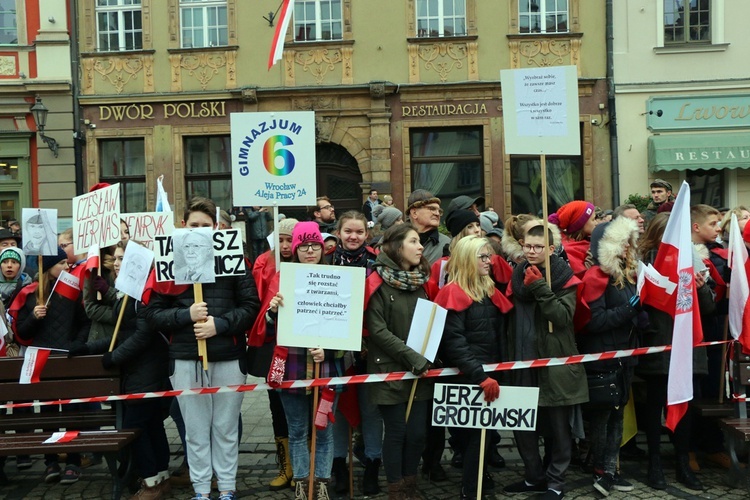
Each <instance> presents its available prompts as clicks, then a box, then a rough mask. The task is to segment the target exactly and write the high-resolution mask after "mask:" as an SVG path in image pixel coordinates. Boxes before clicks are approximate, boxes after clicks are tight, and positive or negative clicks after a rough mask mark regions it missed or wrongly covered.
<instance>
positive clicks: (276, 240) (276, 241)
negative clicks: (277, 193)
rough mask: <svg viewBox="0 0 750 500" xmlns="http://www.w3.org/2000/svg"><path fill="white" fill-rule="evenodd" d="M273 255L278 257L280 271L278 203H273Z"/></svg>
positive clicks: (277, 266) (277, 263)
mask: <svg viewBox="0 0 750 500" xmlns="http://www.w3.org/2000/svg"><path fill="white" fill-rule="evenodd" d="M273 254H274V255H275V256H276V270H277V271H278V270H279V265H280V264H279V263H280V262H281V244H280V243H279V204H278V202H276V201H274V202H273ZM255 257H256V258H257V257H258V256H257V255H256V256H255Z"/></svg>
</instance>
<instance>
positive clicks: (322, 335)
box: [276, 262, 365, 351]
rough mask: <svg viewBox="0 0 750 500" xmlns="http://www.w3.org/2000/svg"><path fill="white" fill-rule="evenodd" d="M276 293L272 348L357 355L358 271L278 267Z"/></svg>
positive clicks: (361, 283) (361, 282)
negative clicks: (278, 296)
mask: <svg viewBox="0 0 750 500" xmlns="http://www.w3.org/2000/svg"><path fill="white" fill-rule="evenodd" d="M279 291H280V292H281V294H282V295H283V296H284V306H283V307H280V308H279V317H278V328H277V333H276V343H277V344H278V345H283V346H287V347H322V348H324V349H334V350H342V351H359V350H361V348H362V316H363V309H364V300H365V270H364V268H361V267H343V266H322V265H315V264H312V265H309V264H294V263H290V262H282V263H281V276H280V280H279Z"/></svg>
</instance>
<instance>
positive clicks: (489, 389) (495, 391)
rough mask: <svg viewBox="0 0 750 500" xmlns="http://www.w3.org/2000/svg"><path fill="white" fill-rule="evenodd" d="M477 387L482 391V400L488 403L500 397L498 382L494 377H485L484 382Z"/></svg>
mask: <svg viewBox="0 0 750 500" xmlns="http://www.w3.org/2000/svg"><path fill="white" fill-rule="evenodd" d="M479 387H481V388H482V391H484V400H485V401H487V402H488V403H492V402H493V401H494V400H496V399H497V398H499V397H500V384H498V383H497V380H495V379H494V378H491V377H487V378H486V379H485V380H484V382H482V383H481V384H479Z"/></svg>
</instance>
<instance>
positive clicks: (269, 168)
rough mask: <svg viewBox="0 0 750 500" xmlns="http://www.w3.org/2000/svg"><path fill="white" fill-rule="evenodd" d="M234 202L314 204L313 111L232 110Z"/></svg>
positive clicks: (238, 203)
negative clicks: (250, 111)
mask: <svg viewBox="0 0 750 500" xmlns="http://www.w3.org/2000/svg"><path fill="white" fill-rule="evenodd" d="M230 125H231V137H232V200H233V202H234V205H235V206H261V205H270V204H271V203H274V202H275V203H276V204H277V205H278V206H288V205H315V198H316V197H317V194H316V180H315V173H316V167H315V113H314V112H312V111H293V112H269V113H265V112H263V113H232V114H231V115H230Z"/></svg>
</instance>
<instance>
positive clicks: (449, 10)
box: [417, 0, 466, 38]
mask: <svg viewBox="0 0 750 500" xmlns="http://www.w3.org/2000/svg"><path fill="white" fill-rule="evenodd" d="M464 35H466V0H417V36H418V37H425V38H433V37H443V36H464Z"/></svg>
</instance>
